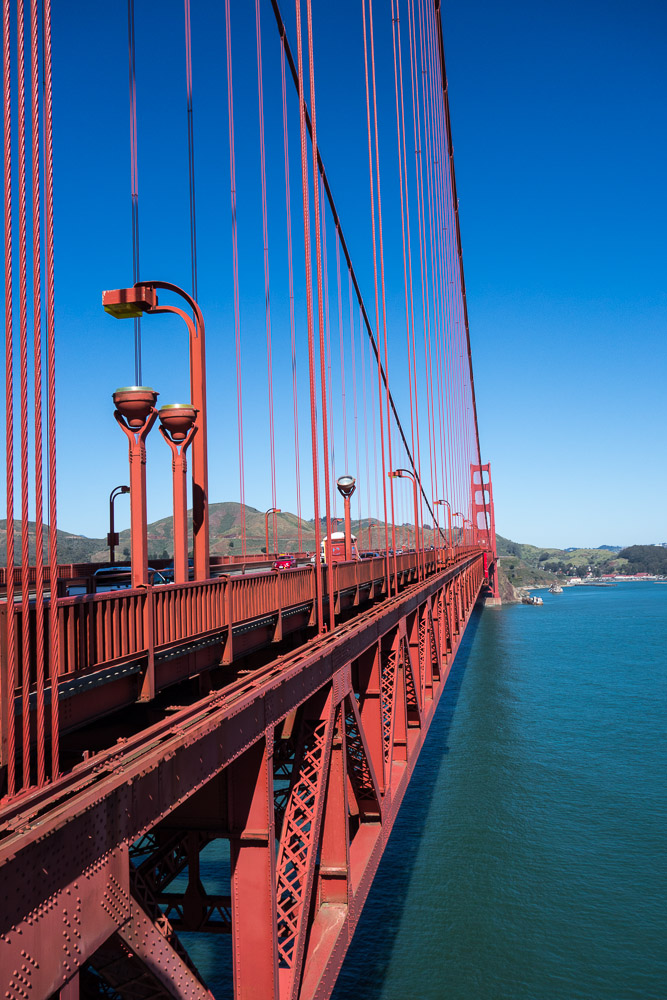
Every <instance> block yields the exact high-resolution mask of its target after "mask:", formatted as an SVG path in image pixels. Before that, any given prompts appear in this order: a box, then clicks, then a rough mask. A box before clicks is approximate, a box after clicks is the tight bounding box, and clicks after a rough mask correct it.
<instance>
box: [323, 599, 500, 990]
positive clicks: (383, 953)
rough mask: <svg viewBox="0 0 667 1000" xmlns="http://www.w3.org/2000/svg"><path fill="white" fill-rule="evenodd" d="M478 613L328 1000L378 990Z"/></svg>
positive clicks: (442, 762) (445, 748) (444, 751)
mask: <svg viewBox="0 0 667 1000" xmlns="http://www.w3.org/2000/svg"><path fill="white" fill-rule="evenodd" d="M481 614H482V608H480V607H476V608H475V609H474V610H473V612H472V615H471V617H470V620H469V622H468V627H467V628H466V631H465V633H464V636H463V639H462V640H461V645H460V646H459V650H458V652H457V654H456V659H455V660H454V663H453V664H452V669H451V671H450V673H449V677H448V678H447V683H446V685H445V689H444V691H443V693H442V696H441V698H440V704H439V705H438V709H437V712H436V714H435V718H434V719H433V722H432V723H431V728H430V730H429V733H428V736H427V737H426V741H425V743H424V746H423V748H422V751H421V754H420V756H419V760H418V761H417V764H416V766H415V770H414V772H413V775H412V780H411V782H410V784H409V786H408V789H407V791H406V793H405V798H404V799H403V803H402V805H401V808H400V810H399V814H398V816H397V818H396V822H395V823H394V828H393V830H392V832H391V836H390V838H389V841H388V843H387V846H386V847H385V850H384V854H383V857H382V861H381V862H380V866H379V868H378V871H377V874H376V876H375V879H374V882H373V885H372V887H371V890H370V893H369V895H368V899H367V900H366V905H365V906H364V910H363V912H362V915H361V918H360V920H359V923H358V925H357V929H356V931H355V934H354V937H353V939H352V943H351V945H350V948H349V950H348V953H347V956H346V958H345V961H344V963H343V966H342V969H341V972H340V975H339V977H338V981H337V984H336V987H335V989H334V992H333V995H332V1000H357V998H358V997H360V996H363V997H364V1000H377V998H379V997H381V995H382V989H383V984H384V978H385V972H386V970H387V967H388V965H389V960H390V957H391V954H392V951H393V949H394V942H395V940H396V937H397V935H398V932H399V930H400V927H401V920H402V916H403V909H404V906H405V901H406V898H407V890H408V887H409V885H410V879H411V876H412V871H413V868H414V865H415V861H416V859H417V855H418V852H419V847H420V844H421V840H422V836H423V834H424V829H425V826H426V820H427V817H428V814H429V809H430V806H431V801H432V799H433V793H434V791H435V787H436V784H437V783H438V776H439V773H440V769H441V767H444V766H446V764H445V758H446V756H447V754H448V753H449V744H448V740H449V734H450V730H451V726H452V722H453V720H454V715H455V713H456V707H457V704H458V700H459V695H460V693H461V688H462V685H463V678H464V675H465V671H466V667H467V665H468V661H469V658H470V653H471V650H472V645H473V642H474V640H475V635H476V633H477V629H478V627H479V622H480V616H481Z"/></svg>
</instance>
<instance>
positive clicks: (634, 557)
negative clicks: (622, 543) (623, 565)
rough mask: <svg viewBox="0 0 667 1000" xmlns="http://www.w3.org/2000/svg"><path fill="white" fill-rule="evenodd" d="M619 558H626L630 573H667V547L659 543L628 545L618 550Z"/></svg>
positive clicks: (659, 574)
mask: <svg viewBox="0 0 667 1000" xmlns="http://www.w3.org/2000/svg"><path fill="white" fill-rule="evenodd" d="M618 555H619V558H620V559H627V560H628V562H629V564H630V565H629V566H628V571H629V572H630V573H655V574H656V575H658V576H662V575H664V574H667V549H663V548H662V546H661V545H630V546H629V547H628V548H627V549H622V550H621V552H619V554H618Z"/></svg>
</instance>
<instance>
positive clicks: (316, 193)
mask: <svg viewBox="0 0 667 1000" xmlns="http://www.w3.org/2000/svg"><path fill="white" fill-rule="evenodd" d="M306 17H307V27H308V68H309V76H310V107H311V126H312V140H311V141H312V147H313V208H314V211H315V223H316V228H315V260H316V264H317V318H318V327H319V334H320V389H321V396H322V451H323V453H324V500H325V505H326V521H327V535H328V537H329V543H331V491H330V486H329V432H328V428H327V378H326V367H325V353H324V352H325V345H324V311H323V307H324V293H323V288H322V248H321V236H320V185H319V174H318V167H317V119H316V114H315V57H314V53H313V11H312V5H311V0H306ZM327 587H328V592H329V625H330V627H331V628H332V629H333V627H334V624H335V619H334V595H333V560H332V559H331V558H329V559H327Z"/></svg>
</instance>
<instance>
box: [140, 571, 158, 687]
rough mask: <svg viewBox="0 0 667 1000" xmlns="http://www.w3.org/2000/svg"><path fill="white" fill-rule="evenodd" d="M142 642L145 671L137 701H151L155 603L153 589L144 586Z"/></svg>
mask: <svg viewBox="0 0 667 1000" xmlns="http://www.w3.org/2000/svg"><path fill="white" fill-rule="evenodd" d="M141 589H142V590H144V589H145V596H144V615H143V619H144V642H145V644H146V670H145V672H144V676H143V678H142V681H141V691H140V692H139V701H152V699H153V698H154V697H155V601H154V596H153V587H152V586H151V585H150V584H147V585H145V588H144V587H142V588H141Z"/></svg>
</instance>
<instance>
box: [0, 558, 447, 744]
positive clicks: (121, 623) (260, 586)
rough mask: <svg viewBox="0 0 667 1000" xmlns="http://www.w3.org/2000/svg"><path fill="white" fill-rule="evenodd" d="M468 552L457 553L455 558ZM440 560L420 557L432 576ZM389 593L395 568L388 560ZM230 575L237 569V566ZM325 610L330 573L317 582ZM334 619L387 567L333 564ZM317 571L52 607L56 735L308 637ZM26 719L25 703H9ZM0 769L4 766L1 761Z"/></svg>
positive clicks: (405, 579)
mask: <svg viewBox="0 0 667 1000" xmlns="http://www.w3.org/2000/svg"><path fill="white" fill-rule="evenodd" d="M462 554H464V550H462V549H458V550H457V556H456V558H457V559H458V558H460V557H461V555H462ZM446 561H447V560H446V558H445V556H444V554H443V552H442V550H441V551H440V552H436V550H429V551H427V552H426V554H425V561H424V567H423V572H424V573H425V575H427V576H429V575H431V574H433V573H434V572H435V571H436V569H437V564H438V562H446ZM389 562H390V572H391V587H392V591H393V590H395V589H396V587H395V583H394V573H393V569H394V560H393V558H390V561H389ZM234 569H235V567H234ZM396 570H397V578H398V588H399V589H401V588H402V587H404V586H405V585H407V583H409V582H413V581H414V580H416V578H417V564H416V556H415V554H414V553H403V554H401V555H398V556H397V557H396ZM322 578H323V579H322V584H323V590H324V602H325V607H326V606H328V593H327V574H326V573H324V572H323V573H322ZM333 583H334V595H333V599H334V607H335V614H336V616H339V615H344V616H346V615H348V614H349V613H350V612H351V611H352V610H353V609H355V608H357V607H359V606H362V605H363V604H364V603H365V602H366V601H372V600H376V599H378V598H380V597H381V596H382V595H383V594H384V591H385V587H386V582H385V559H384V558H383V557H379V558H375V559H366V560H363V561H361V562H350V563H335V564H334V567H333ZM49 613H50V605H49V603H48V602H47V605H46V608H45V615H44V636H45V642H44V645H45V650H46V658H45V665H44V686H45V698H46V703H47V704H48V703H49V702H50V697H51V692H50V684H49V676H50V667H49V656H48V649H49V643H48V635H49ZM315 613H316V606H315V568H314V567H313V566H311V565H307V566H301V567H298V568H295V569H291V570H284V571H280V570H274V571H266V570H265V571H261V570H259V571H256V572H255V571H253V572H251V573H246V574H238V573H234V572H232V573H229V574H221V575H219V576H217V577H215V578H214V579H211V580H207V581H203V582H196V583H195V582H190V583H186V584H178V585H176V584H170V585H166V586H156V587H147V588H142V589H134V590H133V589H126V590H122V591H108V592H103V593H98V594H79V595H75V596H71V597H65V598H61V599H60V600H59V601H58V606H57V614H58V619H59V637H60V641H59V668H58V698H59V702H60V726H61V731H62V732H68V731H71V730H73V729H76V728H79V727H81V726H83V725H86V724H87V723H90V722H91V721H92V720H93V719H95V718H98V717H100V716H104V715H108V714H109V713H111V712H114V711H118V710H119V709H121V708H124V707H126V706H128V705H132V704H134V703H135V702H137V701H140V702H141V701H150V700H152V699H153V698H154V697H155V695H156V694H157V693H158V692H160V691H162V690H164V689H165V688H167V687H169V686H171V685H173V684H177V683H179V682H182V681H184V680H186V679H187V678H189V677H194V676H200V675H201V674H202V672H203V671H207V670H209V669H211V668H215V667H217V666H218V665H220V664H222V665H225V666H229V665H231V664H232V662H233V661H238V660H240V659H241V658H242V657H247V656H248V655H249V654H251V653H254V652H256V651H258V650H262V649H265V648H266V647H267V646H271V645H272V644H274V643H279V642H280V641H281V640H283V639H286V638H287V637H288V636H290V635H297V634H299V633H302V632H304V630H305V629H307V628H308V626H312V625H313V624H314V622H315ZM6 615H7V605H6V603H5V604H2V605H0V628H1V629H2V632H3V634H6V628H7V625H6V621H5V617H6ZM14 616H15V632H14V634H15V635H17V636H20V635H21V634H22V612H21V606H20V604H19V603H16V604H15V606H14ZM30 616H31V627H30V660H31V669H30V678H31V694H30V711H31V714H34V713H35V710H36V691H35V687H36V661H37V642H36V622H35V608H34V605H33V606H31V609H30ZM15 710H16V713H17V715H20V714H22V710H23V697H22V695H21V693H20V692H19V693H17V694H15ZM0 760H2V758H1V757H0Z"/></svg>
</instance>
